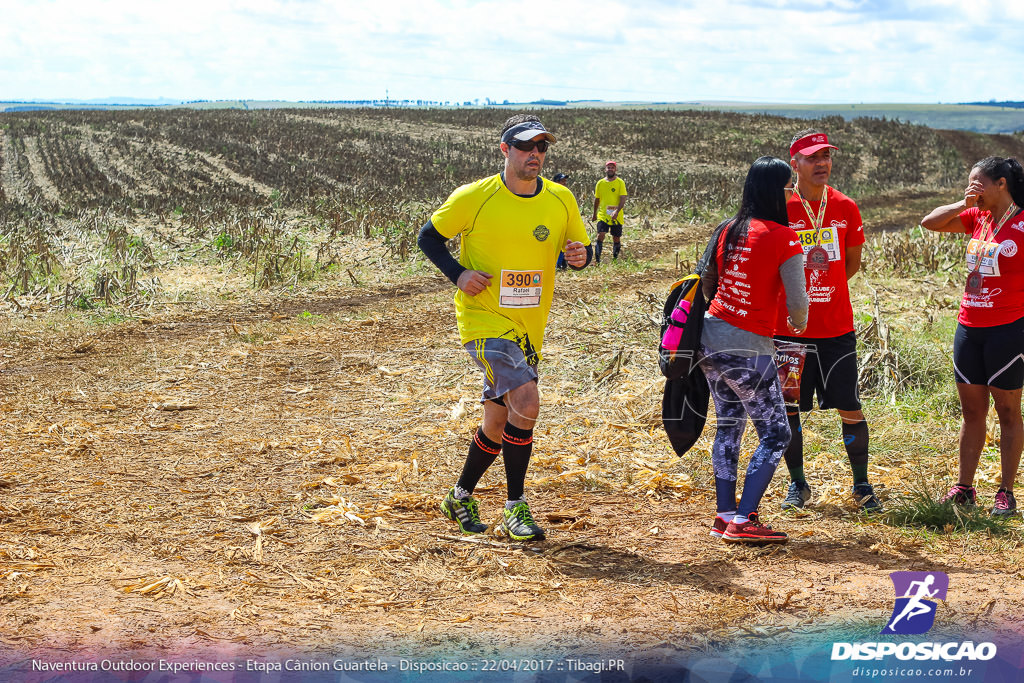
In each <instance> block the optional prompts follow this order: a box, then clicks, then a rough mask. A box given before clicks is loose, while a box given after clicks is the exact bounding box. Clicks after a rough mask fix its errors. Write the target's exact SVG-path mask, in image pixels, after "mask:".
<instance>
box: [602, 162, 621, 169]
mask: <svg viewBox="0 0 1024 683" xmlns="http://www.w3.org/2000/svg"><path fill="white" fill-rule="evenodd" d="M604 165H605V166H614V167H615V168H618V167H619V165H618V164H617V163H615V162H614V161H606V162H604Z"/></svg>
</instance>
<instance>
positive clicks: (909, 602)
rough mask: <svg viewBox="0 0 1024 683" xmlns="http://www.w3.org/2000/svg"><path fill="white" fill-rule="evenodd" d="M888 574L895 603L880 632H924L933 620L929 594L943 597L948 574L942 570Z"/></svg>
mask: <svg viewBox="0 0 1024 683" xmlns="http://www.w3.org/2000/svg"><path fill="white" fill-rule="evenodd" d="M889 578H890V579H892V584H893V586H894V587H895V588H896V605H895V606H894V607H893V608H892V616H891V617H889V623H888V624H886V625H885V628H883V629H882V633H899V634H901V635H905V636H909V635H916V634H918V633H927V632H928V630H929V629H931V627H932V625H933V624H934V623H935V608H936V604H935V602H934V600H931V599H930V598H936V599H938V600H945V599H946V591H948V590H949V577H948V576H946V575H945V574H944V573H943V572H893V573H892V574H889Z"/></svg>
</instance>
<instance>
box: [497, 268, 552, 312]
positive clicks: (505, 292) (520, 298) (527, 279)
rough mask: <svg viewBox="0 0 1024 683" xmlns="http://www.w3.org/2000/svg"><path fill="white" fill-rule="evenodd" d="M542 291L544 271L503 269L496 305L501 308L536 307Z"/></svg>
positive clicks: (538, 304)
mask: <svg viewBox="0 0 1024 683" xmlns="http://www.w3.org/2000/svg"><path fill="white" fill-rule="evenodd" d="M543 291H544V271H541V270H503V271H501V288H500V291H499V293H498V305H500V306H501V307H503V308H537V307H538V306H540V297H541V293H542V292H543Z"/></svg>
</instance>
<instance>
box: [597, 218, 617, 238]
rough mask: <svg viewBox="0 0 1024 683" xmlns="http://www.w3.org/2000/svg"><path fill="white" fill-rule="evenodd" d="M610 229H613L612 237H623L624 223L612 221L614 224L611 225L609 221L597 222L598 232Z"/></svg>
mask: <svg viewBox="0 0 1024 683" xmlns="http://www.w3.org/2000/svg"><path fill="white" fill-rule="evenodd" d="M609 231H611V233H612V237H622V223H612V224H610V225H609V224H608V223H605V222H604V221H598V222H597V232H598V233H602V232H609Z"/></svg>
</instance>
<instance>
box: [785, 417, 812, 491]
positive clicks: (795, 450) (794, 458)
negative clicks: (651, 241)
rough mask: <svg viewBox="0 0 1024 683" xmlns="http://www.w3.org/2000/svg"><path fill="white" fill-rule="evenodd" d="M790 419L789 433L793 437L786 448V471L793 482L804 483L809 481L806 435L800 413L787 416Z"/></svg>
mask: <svg viewBox="0 0 1024 683" xmlns="http://www.w3.org/2000/svg"><path fill="white" fill-rule="evenodd" d="M786 417H787V418H788V419H789V431H790V432H791V433H792V436H791V437H790V439H789V446H787V447H786V454H785V458H786V469H788V470H789V478H790V479H791V480H792V481H798V482H801V483H804V482H806V481H807V479H806V477H805V476H804V433H803V431H802V430H801V427H800V413H799V411H798V412H796V413H792V414H787V415H786Z"/></svg>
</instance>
